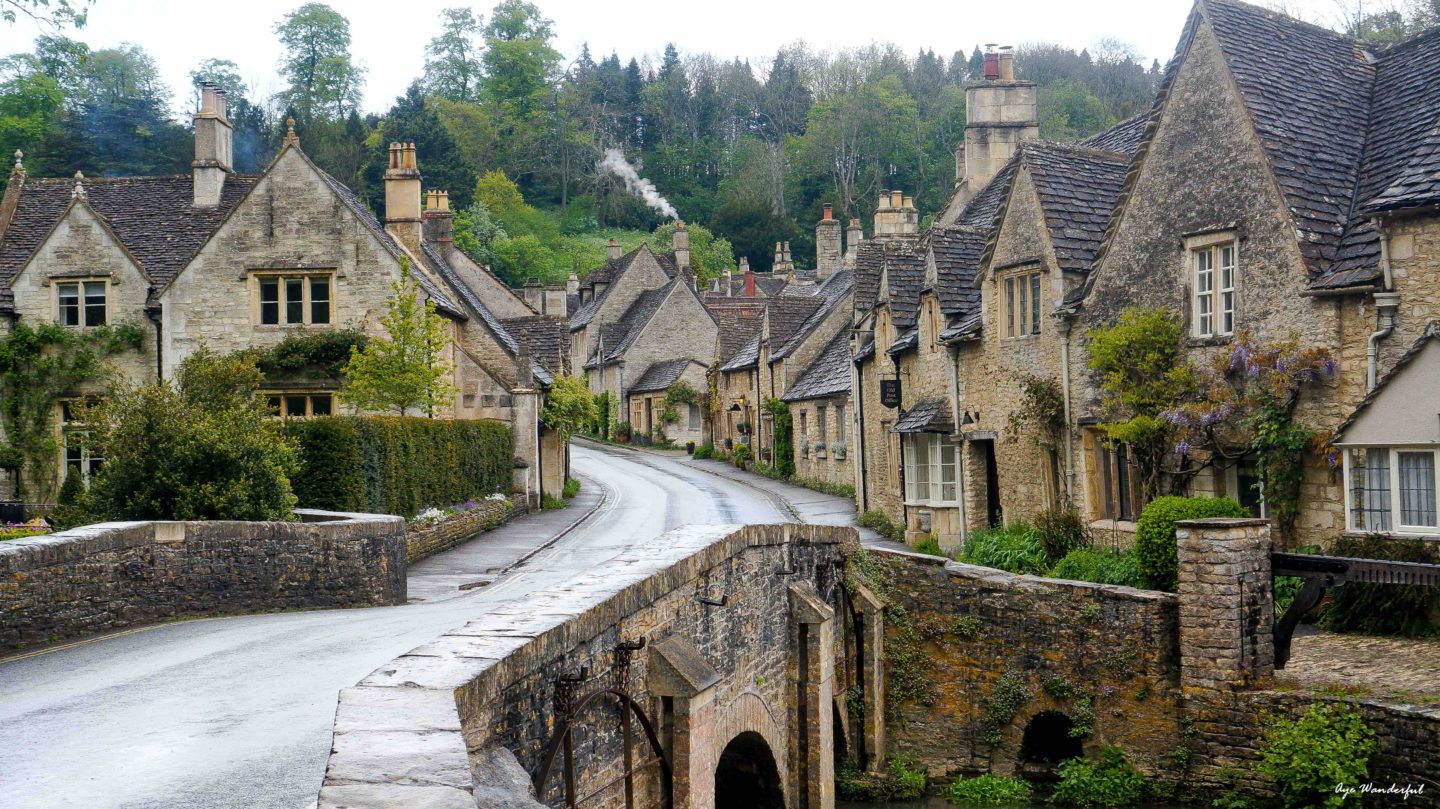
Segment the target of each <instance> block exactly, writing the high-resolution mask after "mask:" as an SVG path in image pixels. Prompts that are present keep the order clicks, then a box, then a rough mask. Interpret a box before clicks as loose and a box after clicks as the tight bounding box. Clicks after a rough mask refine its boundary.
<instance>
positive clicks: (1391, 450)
mask: <svg viewBox="0 0 1440 809" xmlns="http://www.w3.org/2000/svg"><path fill="white" fill-rule="evenodd" d="M1374 450H1384V451H1385V452H1386V464H1385V474H1386V480H1385V487H1384V489H1383V490H1379V489H1366V490H1365V491H1383V493H1384V495H1385V501H1386V504H1385V508H1384V510H1383V512H1376V510H1375V509H1369V510H1367V511H1370V512H1376V513H1379V514H1381V515H1382V517H1383V519H1382V520H1380V521H1377V522H1375V523H1369V522H1365V521H1362V523H1361V524H1360V525H1359V526H1357V525H1355V517H1356V516H1360V515H1363V514H1365V513H1366V511H1359V512H1357V510H1356V505H1357V498H1356V495H1357V493H1358V492H1357V490H1356V488H1355V485H1356V483H1357V482H1358V481H1357V475H1356V472H1357V469H1356V466H1355V464H1356V460H1355V457H1354V455H1355V453H1356V451H1360V452H1365V453H1369V452H1371V451H1374ZM1401 453H1423V454H1428V455H1429V456H1430V463H1431V466H1430V468H1431V472H1430V475H1431V477H1430V496H1431V503H1430V505H1431V509H1432V512H1431V513H1432V514H1433V519H1434V521H1435V524H1432V525H1418V524H1417V525H1409V524H1406V523H1404V522H1403V517H1404V504H1403V502H1402V501H1403V496H1402V491H1401V486H1400V474H1401V473H1400V464H1399V458H1400V454H1401ZM1341 458H1342V463H1341V466H1342V468H1343V470H1344V472H1343V478H1344V486H1345V531H1346V532H1347V533H1357V532H1358V533H1367V534H1369V533H1382V534H1393V535H1404V536H1437V535H1440V509H1437V505H1440V446H1437V445H1435V444H1394V445H1384V444H1370V445H1363V446H1346V447H1343V448H1342V452H1341Z"/></svg>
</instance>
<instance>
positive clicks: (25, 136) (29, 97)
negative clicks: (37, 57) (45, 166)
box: [0, 73, 65, 177]
mask: <svg viewBox="0 0 1440 809" xmlns="http://www.w3.org/2000/svg"><path fill="white" fill-rule="evenodd" d="M64 103H65V94H64V93H62V92H60V85H59V84H58V83H57V82H56V81H55V79H53V78H51V77H49V76H46V75H44V74H43V73H23V74H20V75H17V76H12V77H11V78H9V79H7V80H6V81H5V82H4V83H0V155H3V156H5V157H6V158H8V157H9V156H10V155H13V154H14V153H15V152H16V150H21V151H24V152H26V153H33V152H35V151H36V150H37V149H39V147H40V145H41V144H43V143H44V142H45V140H46V138H48V137H50V135H51V131H52V129H53V128H54V127H55V125H56V123H57V122H58V120H59V118H60V115H61V113H62V112H63V109H64ZM7 177H8V173H7Z"/></svg>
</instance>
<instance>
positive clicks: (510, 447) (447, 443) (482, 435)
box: [285, 416, 515, 517]
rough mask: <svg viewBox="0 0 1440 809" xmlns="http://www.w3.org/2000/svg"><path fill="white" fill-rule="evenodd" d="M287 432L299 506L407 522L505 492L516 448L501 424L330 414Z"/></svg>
mask: <svg viewBox="0 0 1440 809" xmlns="http://www.w3.org/2000/svg"><path fill="white" fill-rule="evenodd" d="M285 431H286V433H287V434H288V435H289V436H290V437H291V438H292V439H294V440H295V442H296V444H297V446H298V448H299V455H300V470H299V472H298V473H297V474H296V475H295V476H294V478H293V479H292V481H291V483H292V484H293V487H294V490H295V495H296V496H297V497H298V498H299V501H300V503H299V504H300V505H301V506H302V507H306V508H320V509H331V510H336V511H368V512H375V513H380V514H399V515H401V516H404V517H410V516H413V515H415V514H418V513H419V512H420V511H421V510H422V509H424V508H426V507H427V506H445V505H449V504H452V503H463V502H465V501H466V500H471V499H475V498H478V497H483V496H485V495H487V494H492V493H494V492H500V493H502V494H509V492H510V486H511V481H512V479H513V477H512V476H513V471H512V470H513V468H514V463H515V442H514V438H513V436H512V434H511V431H510V426H509V425H507V424H505V423H503V422H498V421H460V420H449V419H426V418H412V417H399V416H328V417H323V418H314V419H292V420H290V421H288V422H286V423H285Z"/></svg>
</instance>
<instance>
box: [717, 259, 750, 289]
mask: <svg viewBox="0 0 1440 809" xmlns="http://www.w3.org/2000/svg"><path fill="white" fill-rule="evenodd" d="M740 263H741V264H744V263H745V259H744V257H743V256H742V257H741V259H740ZM720 283H722V284H724V288H723V289H721V290H720V291H721V292H722V293H724V295H725V297H727V298H728V297H730V296H731V295H734V294H735V292H734V287H733V286H732V284H734V283H735V273H733V272H731V270H730V268H729V267H726V268H725V272H724V273H723V274H722V276H721V281H720Z"/></svg>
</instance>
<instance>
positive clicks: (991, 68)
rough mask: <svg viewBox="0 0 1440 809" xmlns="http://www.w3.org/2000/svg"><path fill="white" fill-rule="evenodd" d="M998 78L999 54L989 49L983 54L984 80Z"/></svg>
mask: <svg viewBox="0 0 1440 809" xmlns="http://www.w3.org/2000/svg"><path fill="white" fill-rule="evenodd" d="M999 78H1000V54H998V53H995V52H994V51H989V52H987V53H986V54H985V81H995V80H997V79H999Z"/></svg>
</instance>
